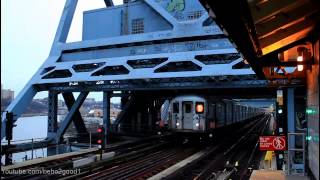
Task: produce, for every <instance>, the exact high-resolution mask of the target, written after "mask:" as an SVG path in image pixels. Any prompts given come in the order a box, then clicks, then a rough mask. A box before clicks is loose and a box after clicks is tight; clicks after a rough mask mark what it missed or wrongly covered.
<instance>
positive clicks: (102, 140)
mask: <svg viewBox="0 0 320 180" xmlns="http://www.w3.org/2000/svg"><path fill="white" fill-rule="evenodd" d="M97 132H98V140H97V143H98V144H99V145H101V149H104V148H105V144H106V143H105V129H104V127H103V126H99V127H98V129H97Z"/></svg>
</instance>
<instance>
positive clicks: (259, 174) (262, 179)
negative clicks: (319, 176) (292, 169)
mask: <svg viewBox="0 0 320 180" xmlns="http://www.w3.org/2000/svg"><path fill="white" fill-rule="evenodd" d="M250 180H310V179H309V178H308V177H307V176H298V175H286V174H285V172H284V171H281V170H254V171H253V172H252V174H251V177H250Z"/></svg>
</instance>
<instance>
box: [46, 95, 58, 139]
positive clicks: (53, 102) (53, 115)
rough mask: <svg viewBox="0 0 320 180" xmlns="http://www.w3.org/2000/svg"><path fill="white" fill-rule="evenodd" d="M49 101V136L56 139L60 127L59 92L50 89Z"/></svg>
mask: <svg viewBox="0 0 320 180" xmlns="http://www.w3.org/2000/svg"><path fill="white" fill-rule="evenodd" d="M48 100H49V102H48V108H49V110H48V132H47V137H48V138H50V139H54V138H55V137H56V135H57V129H58V115H57V114H58V94H57V93H56V92H52V91H49V99H48Z"/></svg>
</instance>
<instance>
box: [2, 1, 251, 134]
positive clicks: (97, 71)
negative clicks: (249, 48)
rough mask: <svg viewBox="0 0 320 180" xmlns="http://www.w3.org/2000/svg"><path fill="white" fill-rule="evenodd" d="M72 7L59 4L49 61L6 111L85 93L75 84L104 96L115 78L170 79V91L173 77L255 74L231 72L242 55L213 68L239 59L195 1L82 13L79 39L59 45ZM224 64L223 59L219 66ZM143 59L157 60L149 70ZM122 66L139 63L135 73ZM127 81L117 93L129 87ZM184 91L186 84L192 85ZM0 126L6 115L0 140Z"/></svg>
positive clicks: (144, 3)
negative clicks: (47, 94) (53, 94)
mask: <svg viewBox="0 0 320 180" xmlns="http://www.w3.org/2000/svg"><path fill="white" fill-rule="evenodd" d="M77 2H78V1H77V0H67V1H66V4H65V7H64V10H63V13H62V16H61V19H60V23H59V25H58V29H57V32H56V35H55V38H54V42H53V44H52V48H51V51H50V55H49V57H48V58H47V60H46V61H45V62H44V63H43V65H42V66H41V67H40V68H39V70H38V71H37V72H36V74H35V75H34V76H33V77H32V79H31V80H30V81H29V82H28V83H27V85H26V86H25V88H24V89H23V90H22V91H21V92H20V94H19V95H18V96H17V98H16V99H15V100H14V101H13V102H12V103H11V104H10V106H9V107H8V108H7V111H9V112H13V113H14V115H16V118H18V117H19V116H20V115H21V114H22V113H23V112H24V110H25V108H26V107H27V105H28V104H29V103H30V102H31V100H32V98H33V97H34V96H35V95H36V93H37V92H38V91H41V90H43V87H50V88H53V89H54V88H59V86H60V85H61V83H67V84H68V86H69V87H70V88H71V89H72V88H75V89H73V90H76V91H79V90H80V89H83V88H85V87H86V86H84V87H83V86H80V84H82V83H94V84H95V86H92V87H91V88H92V89H90V90H92V91H99V90H102V89H103V91H108V90H109V91H110V89H112V88H113V86H104V85H108V84H112V85H116V86H117V82H118V81H121V80H123V81H127V80H128V81H129V80H132V81H135V80H147V81H148V80H157V79H163V78H168V79H177V80H176V82H175V83H173V84H172V83H171V84H170V86H169V88H174V85H175V84H176V85H178V86H181V84H179V82H178V81H179V78H199V79H203V78H205V77H208V78H209V77H216V76H225V75H228V76H235V77H237V76H239V75H243V76H247V75H255V73H254V72H253V71H252V69H250V68H240V69H235V68H233V66H234V65H236V64H238V63H241V61H243V59H242V58H241V56H238V57H237V58H235V59H232V60H230V61H228V62H224V63H221V62H220V63H217V62H218V61H221V57H219V56H217V55H226V54H229V55H230V54H238V51H237V50H236V49H235V48H234V47H233V45H232V43H231V42H230V41H229V40H228V38H227V37H226V35H224V34H223V32H222V31H221V29H220V28H219V27H218V26H217V25H216V24H215V22H214V21H213V20H212V19H210V18H209V15H208V13H207V12H206V10H205V9H204V8H203V7H202V5H201V4H200V3H199V2H198V1H184V4H183V5H179V6H174V5H173V4H171V3H172V2H173V1H171V0H162V1H157V0H145V1H136V2H132V3H128V4H124V5H121V6H113V7H106V8H102V9H99V10H92V11H87V12H84V24H83V40H82V41H80V42H72V43H66V39H67V36H68V33H69V30H70V26H71V22H72V19H73V15H74V12H75V9H76V7H77ZM110 2H112V1H110ZM115 19H118V20H119V21H115ZM111 22H112V24H110V23H111ZM117 22H118V24H117ZM136 33H137V34H136ZM199 55H216V56H213V58H212V57H211V59H210V58H209V59H210V62H209V63H206V62H204V61H201V60H199V58H197V56H199ZM225 58H226V57H225V56H222V60H224V59H225ZM150 59H153V60H154V61H156V62H155V63H154V62H153V64H152V63H150V62H151V61H150ZM159 59H164V61H159ZM128 61H132V62H133V63H137V64H139V63H140V67H134V66H133V65H130V63H128ZM146 62H147V63H146ZM141 64H142V65H141ZM146 64H147V65H146ZM150 64H151V65H150ZM185 64H189V65H190V68H191V70H190V69H183V68H184V66H185ZM75 65H77V67H80V70H79V69H76V68H75ZM104 73H105V74H104ZM130 83H131V81H129V84H127V85H125V86H118V89H122V88H123V89H125V88H127V87H131V88H134V85H133V84H130ZM157 84H158V86H155V87H159V88H160V89H165V88H166V87H167V84H162V85H160V84H161V82H157ZM184 85H187V86H188V85H189V86H192V83H190V82H187V84H184ZM201 85H203V87H205V85H204V84H200V86H201ZM206 85H209V84H208V83H207V84H206ZM97 86H103V88H100V87H97ZM230 86H232V85H230ZM230 86H229V87H230ZM150 87H151V88H152V85H150ZM181 87H185V86H181ZM63 88H66V87H63ZM141 88H142V87H141ZM143 88H144V89H148V88H149V86H143ZM47 90H48V89H47ZM51 90H52V89H51ZM61 90H62V92H64V91H65V90H67V89H61ZM82 96H83V95H82ZM76 103H77V102H76ZM72 110H73V111H76V110H75V109H72ZM71 114H73V113H71ZM70 116H71V115H70ZM69 118H70V117H68V120H70V119H69ZM68 123H69V122H68ZM4 124H5V116H3V118H2V129H1V139H2V138H3V137H4V135H5V129H4V127H5V126H4ZM66 125H67V122H63V127H62V128H59V129H58V131H57V136H58V137H60V136H61V135H62V134H63V132H64V131H65V128H66V127H65V126H66Z"/></svg>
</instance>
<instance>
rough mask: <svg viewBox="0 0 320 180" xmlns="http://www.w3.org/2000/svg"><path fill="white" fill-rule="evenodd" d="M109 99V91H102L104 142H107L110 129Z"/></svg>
mask: <svg viewBox="0 0 320 180" xmlns="http://www.w3.org/2000/svg"><path fill="white" fill-rule="evenodd" d="M110 99H111V92H110V91H104V92H103V127H104V129H105V138H104V139H105V141H106V142H105V144H107V142H108V141H107V140H108V135H109V133H110V131H111V123H110V107H111V106H110V105H111V103H110Z"/></svg>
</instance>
